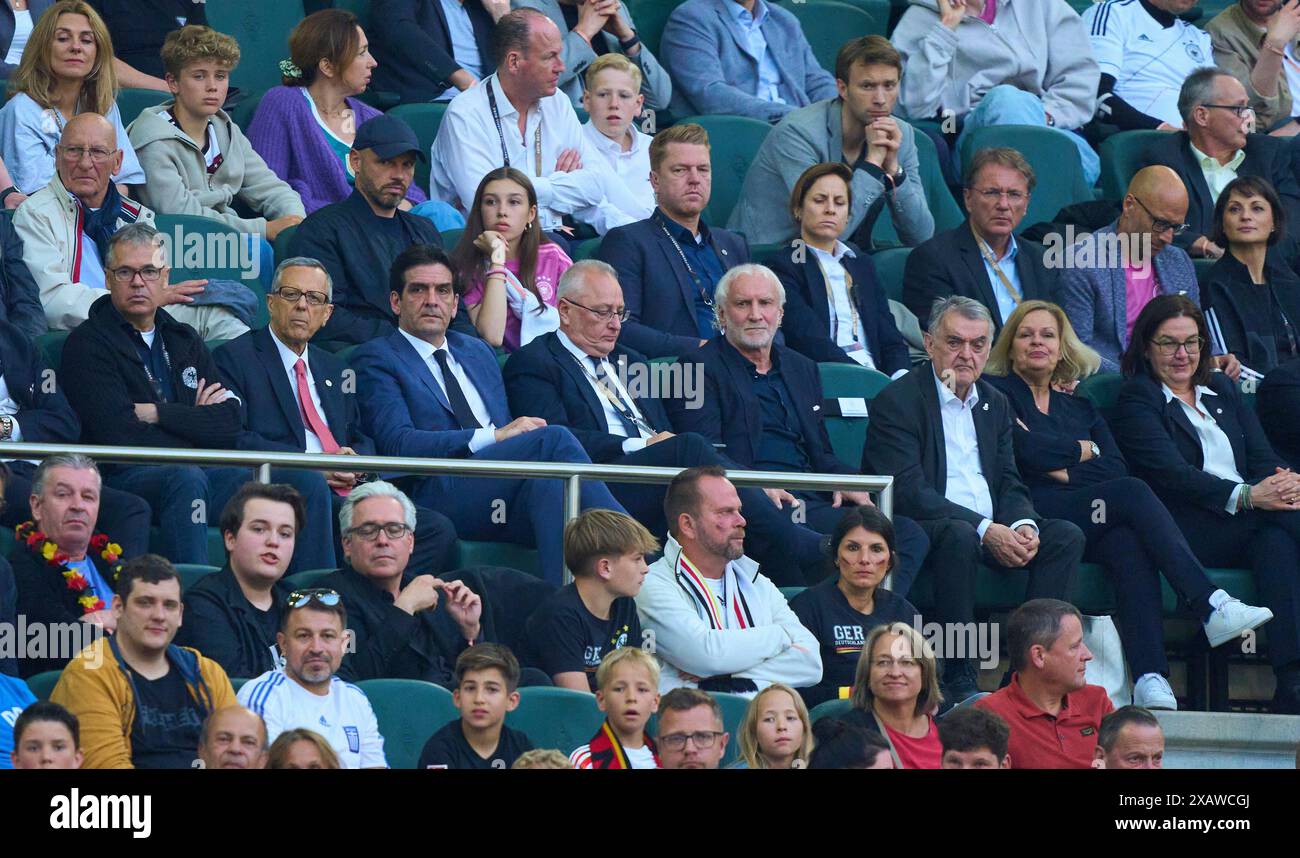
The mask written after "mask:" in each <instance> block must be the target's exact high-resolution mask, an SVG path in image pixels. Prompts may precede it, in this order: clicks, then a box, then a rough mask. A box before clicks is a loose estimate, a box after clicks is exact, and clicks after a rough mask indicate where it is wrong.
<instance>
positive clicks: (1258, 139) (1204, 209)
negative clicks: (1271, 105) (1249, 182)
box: [1146, 131, 1300, 256]
mask: <svg viewBox="0 0 1300 858" xmlns="http://www.w3.org/2000/svg"><path fill="white" fill-rule="evenodd" d="M1191 145H1192V143H1191V138H1190V137H1189V136H1188V135H1187V132H1186V131H1179V132H1177V133H1176V134H1169V135H1167V136H1166V139H1164V140H1159V141H1157V142H1155V143H1153V144H1152V145H1151V146H1149V147H1147V153H1146V164H1147V165H1150V164H1162V165H1164V166H1166V167H1168V168H1170V169H1171V170H1173V171H1174V172H1175V173H1177V174H1178V178H1180V179H1182V180H1183V184H1184V185H1186V186H1187V225H1188V229H1187V230H1186V231H1185V232H1184V233H1183V234H1182V235H1178V236H1175V237H1174V244H1176V245H1178V246H1179V247H1181V248H1184V249H1186V248H1188V247H1191V245H1192V244H1193V243H1194V242H1195V241H1196V240H1197V239H1198V238H1200V237H1201V236H1203V235H1206V236H1208V235H1212V234H1213V233H1214V199H1213V198H1212V197H1211V196H1210V187H1209V185H1207V184H1205V174H1204V173H1202V172H1201V165H1200V164H1198V163H1196V156H1194V155H1193V154H1192V148H1191ZM1294 148H1295V147H1294V146H1292V145H1291V141H1290V140H1285V141H1284V140H1281V139H1279V138H1275V137H1269V136H1268V135H1267V134H1247V135H1246V146H1245V152H1246V157H1245V159H1244V160H1243V161H1242V162H1241V166H1239V167H1237V175H1238V176H1258V177H1260V178H1262V179H1267V180H1268V181H1269V182H1271V183H1272V184H1273V187H1274V188H1275V189H1276V190H1277V193H1278V196H1279V197H1281V199H1282V206H1283V208H1285V209H1286V213H1287V214H1288V215H1290V216H1291V218H1294V217H1295V216H1296V215H1297V214H1300V183H1297V181H1296V177H1295V169H1294V164H1293V163H1292V150H1293V149H1294ZM1292 222H1293V223H1294V222H1295V221H1294V220H1292ZM1293 241H1294V240H1293V239H1288V241H1287V244H1288V246H1292V245H1293ZM1286 255H1288V256H1290V255H1291V254H1290V253H1289V252H1288V253H1287V254H1286Z"/></svg>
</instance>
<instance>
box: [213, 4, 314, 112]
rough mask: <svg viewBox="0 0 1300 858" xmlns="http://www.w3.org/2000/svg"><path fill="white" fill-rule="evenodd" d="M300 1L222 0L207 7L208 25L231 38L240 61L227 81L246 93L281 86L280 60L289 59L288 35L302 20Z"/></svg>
mask: <svg viewBox="0 0 1300 858" xmlns="http://www.w3.org/2000/svg"><path fill="white" fill-rule="evenodd" d="M303 17H304V15H303V6H302V0H221V2H220V3H211V4H209V5H208V9H207V18H208V26H210V27H211V28H212V29H214V30H216V31H217V32H218V33H225V34H226V35H228V36H234V37H235V40H236V41H237V42H239V52H240V59H239V65H238V66H236V67H235V70H234V72H232V73H231V75H230V82H231V83H232V84H234V85H235V86H237V87H239V88H240V89H241V90H243V91H245V92H266V91H267V90H268V89H270V88H271V87H273V86H278V85H279V84H280V77H281V75H280V60H282V59H285V58H286V57H288V56H289V32H290V31H291V30H293V28H294V27H295V26H296V25H297V23H298V22H299V21H301V20H302V19H303Z"/></svg>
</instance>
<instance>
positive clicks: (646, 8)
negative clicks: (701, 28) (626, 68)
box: [627, 0, 686, 56]
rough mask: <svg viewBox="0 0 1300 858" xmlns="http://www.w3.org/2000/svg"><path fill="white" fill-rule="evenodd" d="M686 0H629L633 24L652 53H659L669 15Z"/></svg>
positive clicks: (628, 8) (642, 41)
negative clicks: (660, 40) (660, 41)
mask: <svg viewBox="0 0 1300 858" xmlns="http://www.w3.org/2000/svg"><path fill="white" fill-rule="evenodd" d="M684 2H686V0H627V10H628V11H629V12H631V13H632V26H633V27H635V28H636V34H637V35H638V36H640V37H641V43H642V44H643V45H645V46H646V47H647V48H649V49H650V53H652V54H654V55H656V56H658V55H659V39H660V38H661V37H662V36H663V34H664V25H665V24H667V23H668V16H669V15H671V14H672V13H673V10H674V9H676V8H677V7H678V6H680V5H682V3H684Z"/></svg>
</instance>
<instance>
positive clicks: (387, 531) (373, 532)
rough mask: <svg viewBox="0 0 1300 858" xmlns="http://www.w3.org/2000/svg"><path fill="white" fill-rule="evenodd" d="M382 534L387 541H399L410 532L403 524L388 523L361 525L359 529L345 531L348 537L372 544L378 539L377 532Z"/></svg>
mask: <svg viewBox="0 0 1300 858" xmlns="http://www.w3.org/2000/svg"><path fill="white" fill-rule="evenodd" d="M381 530H382V531H383V532H384V536H387V537H388V538H389V539H401V538H402V537H403V536H406V534H407V533H409V532H410V531H411V528H410V527H408V526H407V525H406V524H405V523H404V522H400V521H390V522H388V523H387V524H374V523H371V524H363V525H361V526H360V527H353V528H351V529H349V530H348V531H347V533H348V536H359V537H361V538H362V539H364V540H365V541H366V542H374V541H375V540H376V539H378V538H379V531H381Z"/></svg>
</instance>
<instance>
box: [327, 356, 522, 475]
mask: <svg viewBox="0 0 1300 858" xmlns="http://www.w3.org/2000/svg"><path fill="white" fill-rule="evenodd" d="M447 345H448V347H449V348H450V349H451V353H452V356H453V357H454V358H455V359H456V362H457V363H459V364H460V365H461V366H462V367H464V369H465V374H466V375H467V376H469V380H470V381H471V382H472V383H473V385H474V389H475V390H477V391H478V394H479V396H481V397H482V398H483V403H484V405H486V406H487V409H488V415H489V416H490V417H491V418H492V423H493V424H494V425H495V426H497V427H498V428H500V427H502V426H505V425H507V424H508V423H509V422H510V420H511V417H510V409H509V407H508V406H507V404H506V389H505V384H504V383H503V382H502V380H501V368H500V366H499V365H498V364H497V356H496V354H495V353H494V352H493V351H492V348H491V346H489V345H488V344H487V343H485V342H483V341H482V340H479V339H475V338H474V337H470V336H466V335H465V334H460V333H457V332H455V331H448V332H447ZM352 366H353V368H354V369H356V372H357V393H358V395H359V396H360V398H361V425H362V428H363V430H364V431H365V432H366V433H367V434H368V435H369V436H370V437H372V438H374V439H375V447H376V448H377V450H378V452H379V455H381V456H414V457H420V458H429V459H465V458H468V457H469V455H470V451H469V442H470V440H471V439H472V438H473V436H474V430H472V429H461V428H460V424H459V423H458V422H457V421H456V415H455V414H454V413H453V412H452V410H451V403H450V402H448V401H447V394H446V393H444V392H443V390H442V388H441V387H440V386H439V385H438V381H437V379H435V378H434V377H433V370H432V369H431V368H430V367H429V365H428V364H426V363H425V362H424V361H422V360H420V355H419V353H418V352H416V350H415V347H414V346H412V345H411V344H410V343H409V342H407V340H406V337H404V336H402V332H401V331H400V330H399V331H394V332H393V333H391V334H389V335H388V336H386V337H383V338H381V339H377V340H371V341H370V342H368V343H366V344H365V345H363V346H361V347H360V348H358V349H357V350H356V351H355V352H353V353H352ZM437 479H438V480H439V482H440V483H442V484H443V488H444V490H448V489H450V481H451V480H452V479H454V478H452V477H438V478H437Z"/></svg>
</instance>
